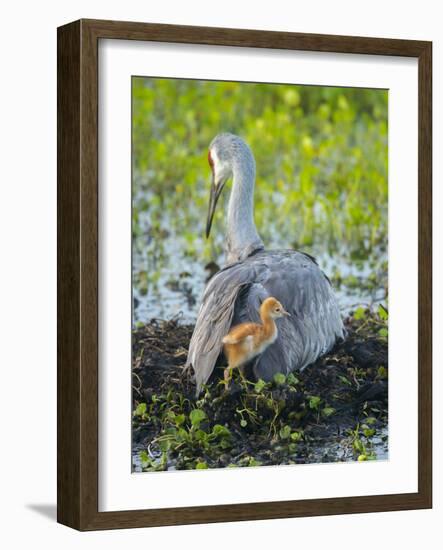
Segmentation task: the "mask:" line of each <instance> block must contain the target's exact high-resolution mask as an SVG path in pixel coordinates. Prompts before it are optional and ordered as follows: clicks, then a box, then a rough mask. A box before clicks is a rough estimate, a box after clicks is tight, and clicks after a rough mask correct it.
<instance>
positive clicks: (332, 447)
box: [132, 426, 389, 473]
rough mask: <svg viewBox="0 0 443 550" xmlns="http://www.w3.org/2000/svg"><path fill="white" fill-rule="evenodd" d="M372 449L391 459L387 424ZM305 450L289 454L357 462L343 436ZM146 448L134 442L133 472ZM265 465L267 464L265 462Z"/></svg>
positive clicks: (302, 460)
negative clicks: (296, 453)
mask: <svg viewBox="0 0 443 550" xmlns="http://www.w3.org/2000/svg"><path fill="white" fill-rule="evenodd" d="M371 444H372V447H371V450H372V451H373V452H374V454H375V459H376V460H377V461H380V460H389V444H388V427H387V426H385V427H383V428H382V429H381V430H379V432H378V433H377V434H376V435H375V436H374V437H373V438H372V439H371ZM302 447H303V450H304V451H305V453H307V455H308V457H306V456H303V457H300V456H298V455H294V456H292V457H291V456H289V457H288V459H291V460H293V461H294V462H296V463H297V464H327V463H331V464H332V463H336V462H356V458H355V455H354V454H353V452H352V450H351V449H350V448H349V446H348V445H345V444H344V442H343V439H341V438H330V439H329V440H325V439H321V440H319V441H318V442H311V443H310V444H309V447H307V445H306V444H302ZM143 450H146V447H145V446H144V445H142V444H134V446H133V448H132V472H134V473H140V472H142V471H143V468H142V463H141V459H140V451H143ZM264 465H265V464H264ZM174 470H175V467H174V464H173V463H172V462H170V463H169V464H168V470H167V471H168V472H171V471H174Z"/></svg>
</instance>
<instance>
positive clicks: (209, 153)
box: [208, 150, 214, 171]
mask: <svg viewBox="0 0 443 550" xmlns="http://www.w3.org/2000/svg"><path fill="white" fill-rule="evenodd" d="M208 162H209V166H210V167H211V170H212V171H214V161H213V160H212V157H211V151H210V150H209V151H208Z"/></svg>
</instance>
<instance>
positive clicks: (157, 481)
mask: <svg viewBox="0 0 443 550" xmlns="http://www.w3.org/2000/svg"><path fill="white" fill-rule="evenodd" d="M133 75H144V76H158V77H178V78H197V79H214V80H235V81H254V82H284V83H290V82H293V83H296V84H316V85H328V86H352V87H354V86H355V87H377V88H387V89H389V291H390V294H389V312H390V321H389V328H390V332H389V460H388V461H380V462H377V461H376V462H366V463H346V464H311V465H297V466H269V467H263V466H262V467H258V468H234V469H214V470H199V471H186V472H158V473H140V474H133V473H131V377H130V373H131V368H130V366H131V76H133ZM417 77H418V67H417V60H416V59H407V58H398V57H396V58H395V57H384V56H383V57H380V56H365V55H345V54H323V53H321V54H320V53H307V52H288V51H281V50H275V51H270V50H260V49H249V48H247V49H246V48H230V47H219V46H194V45H174V44H160V43H153V42H152V43H147V42H134V41H117V40H103V41H100V43H99V191H100V192H99V201H100V202H99V243H100V246H99V510H100V511H111V510H130V509H144V508H166V507H176V506H199V505H210V504H229V503H242V502H263V501H275V500H293V499H306V498H321V497H344V496H358V495H377V494H393V493H405V492H416V491H417V482H418V461H417V429H418V419H417V414H416V413H417V392H418V386H417V353H418V336H417V313H418V311H417V299H418V280H417V266H418V255H417V250H418V217H417V191H418V185H417V173H418V147H417V142H418V132H417V130H418V127H417V121H418V86H417V83H418V80H417ZM208 185H209V171H208ZM295 207H296V206H295ZM177 215H180V213H177Z"/></svg>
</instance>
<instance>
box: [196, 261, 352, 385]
mask: <svg viewBox="0 0 443 550" xmlns="http://www.w3.org/2000/svg"><path fill="white" fill-rule="evenodd" d="M267 296H274V297H275V298H277V299H278V300H280V302H281V303H282V304H283V306H284V308H285V309H286V310H287V311H289V313H290V314H291V317H289V318H285V319H279V320H278V321H277V327H278V338H277V340H276V341H275V342H274V344H272V345H271V346H269V347H268V348H267V350H266V351H265V352H264V353H263V354H262V355H261V356H260V358H259V360H258V361H257V362H256V365H255V367H254V369H255V374H256V375H257V377H259V378H263V379H265V380H270V379H271V378H272V377H273V376H274V374H275V373H277V372H283V373H285V374H287V373H288V372H290V371H292V370H294V369H302V368H304V367H305V366H307V365H309V364H310V363H312V362H313V361H315V360H316V359H317V358H318V357H319V356H320V355H322V354H323V353H326V352H327V351H328V350H329V349H330V348H331V347H332V346H333V345H334V343H335V341H336V340H337V338H342V337H343V336H344V328H343V322H342V319H341V316H340V312H339V308H338V304H337V301H336V299H335V296H334V293H333V290H332V287H331V285H330V283H329V281H328V279H327V278H326V277H325V275H324V274H323V273H322V271H321V270H320V269H319V267H318V266H317V264H316V263H315V260H313V259H312V258H310V257H309V256H307V255H305V254H302V253H299V252H295V251H275V252H261V253H258V254H256V255H254V256H251V257H249V258H247V259H246V260H244V261H243V262H237V263H235V264H232V265H230V266H228V267H226V268H224V269H222V270H221V271H219V272H218V273H217V274H216V275H215V276H214V277H213V278H212V279H211V281H210V282H209V284H208V286H207V288H206V291H205V293H204V296H203V301H202V305H201V307H200V311H199V314H198V318H197V323H196V326H195V329H194V333H193V335H192V339H191V343H190V347H189V354H188V362H187V364H188V365H192V367H193V369H194V373H195V381H196V384H197V394H198V393H199V392H200V390H201V387H202V385H203V384H204V383H205V382H206V381H207V380H208V379H209V377H210V376H211V373H212V371H213V369H214V366H215V363H216V361H217V358H218V356H219V355H220V353H221V351H222V339H223V337H224V336H225V335H226V334H227V333H228V332H229V330H230V328H231V326H232V325H236V324H239V323H243V322H246V321H253V322H257V321H259V318H260V317H259V308H260V304H261V302H262V301H263V300H264V299H265V298H266V297H267Z"/></svg>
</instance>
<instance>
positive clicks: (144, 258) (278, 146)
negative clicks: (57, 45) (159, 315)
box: [132, 77, 388, 316]
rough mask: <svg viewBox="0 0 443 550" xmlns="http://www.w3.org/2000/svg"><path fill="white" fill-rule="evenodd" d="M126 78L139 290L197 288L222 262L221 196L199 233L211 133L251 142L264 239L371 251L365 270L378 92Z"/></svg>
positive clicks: (382, 256) (379, 128)
mask: <svg viewBox="0 0 443 550" xmlns="http://www.w3.org/2000/svg"><path fill="white" fill-rule="evenodd" d="M132 86H133V88H132V89H133V96H132V97H133V125H132V143H133V149H132V151H133V160H132V162H133V252H134V255H133V258H134V262H133V276H134V285H135V292H134V295H135V296H136V297H137V298H138V300H140V299H142V297H143V296H146V295H149V294H150V295H151V296H152V297H153V299H154V297H155V299H158V298H160V299H161V298H162V296H163V293H162V288H163V287H164V285H165V283H166V284H167V283H168V282H169V283H171V281H172V283H171V284H175V283H177V281H178V283H177V285H178V287H180V284H181V283H180V277H182V279H183V277H184V278H185V279H186V276H187V275H190V277H189V278H188V279H189V280H188V282H187V283H186V284H187V285H188V291H189V287H193V286H195V287H196V288H197V297H198V291H199V289H200V288H201V287H202V285H203V284H204V271H203V270H202V267H203V266H204V265H205V263H207V262H208V261H210V260H214V261H216V262H218V263H220V262H221V263H222V254H223V242H224V225H223V224H224V217H225V212H224V207H223V203H220V205H219V207H218V212H217V214H216V218H215V221H214V226H213V230H212V235H211V238H210V240H208V241H206V239H205V238H204V224H205V218H206V210H207V200H208V195H209V184H210V169H209V166H208V164H207V150H208V145H209V143H210V142H211V140H212V139H213V137H214V136H215V135H216V134H217V133H219V132H232V133H235V134H238V135H240V136H242V137H243V138H244V139H245V140H246V141H247V143H248V144H249V145H250V147H251V148H252V150H253V152H254V155H255V159H256V163H257V184H256V191H255V220H256V224H257V227H258V231H259V233H260V234H261V236H262V238H263V240H264V242H265V245H266V246H267V247H269V248H276V247H293V248H303V249H304V250H307V251H310V252H312V253H314V254H320V255H328V256H333V257H334V256H336V257H340V258H341V260H340V261H341V262H342V263H343V262H345V263H348V264H352V263H360V264H362V262H365V261H370V265H371V270H372V271H374V272H375V271H377V270H378V269H379V267H380V265H379V262H380V261H383V262H385V261H386V247H387V224H388V219H387V209H388V179H387V176H388V92H387V91H386V90H372V89H356V88H336V87H319V86H298V85H282V84H254V83H238V82H212V81H211V82H209V81H192V80H174V79H155V78H142V77H140V78H139V77H137V78H133V81H132ZM228 195H229V191H228V189H226V190H225V193H224V197H223V198H224V200H225V202H226V200H227V197H228ZM334 269H335V268H334ZM187 271H190V272H191V273H187ZM335 271H336V275H337V278H341V279H343V273H342V271H343V270H340V269H338V268H337V269H335ZM344 271H345V272H346V271H347V270H346V269H345V270H344ZM382 271H383V273H384V275H383V276H385V275H386V273H385V271H386V265H384V267H383V270H382ZM183 272H184V273H185V275H183ZM373 277H374V276H373ZM175 280H176V281H175ZM378 283H380V281H378ZM382 284H384V283H380V285H379V286H382ZM182 286H183V285H182ZM153 304H154V301H152V302H151V307H154V306H153ZM155 313H156V312H155V311H151V314H152V315H151V316H154V315H155Z"/></svg>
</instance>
